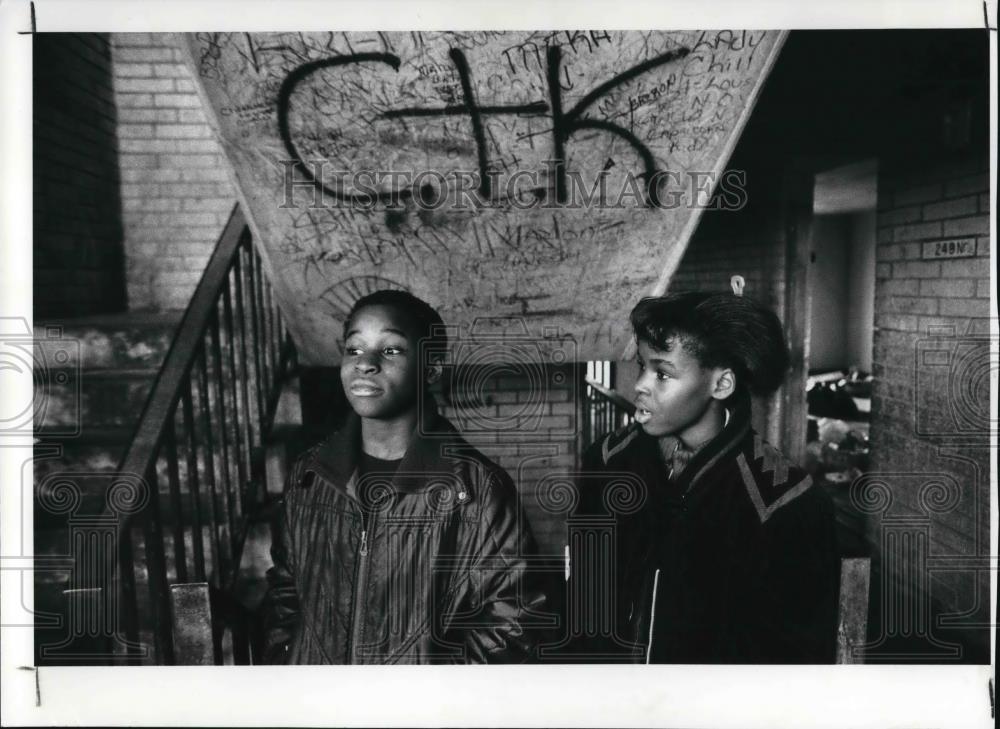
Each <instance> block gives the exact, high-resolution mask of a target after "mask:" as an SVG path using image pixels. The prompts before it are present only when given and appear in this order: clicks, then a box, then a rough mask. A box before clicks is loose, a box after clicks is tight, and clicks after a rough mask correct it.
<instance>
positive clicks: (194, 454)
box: [181, 376, 205, 582]
mask: <svg viewBox="0 0 1000 729" xmlns="http://www.w3.org/2000/svg"><path fill="white" fill-rule="evenodd" d="M183 387H184V390H183V393H182V395H181V404H182V412H183V417H184V433H185V434H186V435H187V478H188V498H189V499H190V501H191V548H192V551H193V552H194V576H195V580H196V581H197V582H205V544H204V541H203V539H202V534H201V528H202V520H201V486H200V484H199V478H198V439H197V437H196V435H195V432H194V426H195V423H194V407H193V405H192V402H191V377H190V376H188V377H186V378H185V379H184V385H183Z"/></svg>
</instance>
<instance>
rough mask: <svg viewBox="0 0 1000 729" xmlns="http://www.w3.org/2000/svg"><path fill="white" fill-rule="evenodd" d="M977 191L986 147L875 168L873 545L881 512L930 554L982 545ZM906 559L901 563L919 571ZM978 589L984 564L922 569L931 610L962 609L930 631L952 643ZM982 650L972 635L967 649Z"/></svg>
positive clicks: (981, 203)
mask: <svg viewBox="0 0 1000 729" xmlns="http://www.w3.org/2000/svg"><path fill="white" fill-rule="evenodd" d="M988 193H989V190H988V156H987V155H986V154H985V153H983V154H981V155H976V156H975V157H968V156H958V155H953V156H951V157H950V159H948V161H938V162H927V161H926V160H924V161H923V164H921V166H919V167H917V166H916V165H912V164H908V165H903V164H898V163H897V164H895V165H894V164H891V163H890V164H888V165H884V166H883V168H882V169H881V170H880V174H879V209H878V215H877V224H878V233H877V235H878V242H877V249H876V250H877V270H876V286H875V294H876V300H875V327H876V331H875V341H874V351H873V362H874V365H873V369H874V374H875V383H874V389H873V399H872V424H871V434H872V444H871V446H872V469H871V471H872V474H873V475H875V476H878V478H879V479H881V480H882V481H884V482H885V483H886V484H887V485H888V487H889V491H890V494H891V499H892V501H891V504H890V505H889V506H888V510H887V511H886V512H885V514H884V515H882V517H881V518H879V517H878V516H876V517H875V518H874V519H873V520H872V523H871V525H870V535H869V536H870V539H871V540H872V541H873V543H874V544H875V545H876V546H877V547H878V546H879V545H880V542H881V540H882V531H883V528H884V527H886V526H887V525H889V524H890V522H889V521H888V519H892V518H897V517H917V518H918V519H920V520H923V521H924V522H925V523H926V524H927V528H928V530H929V531H928V534H929V543H928V546H927V550H928V553H929V554H931V555H934V556H951V557H957V556H964V557H975V556H977V555H979V556H985V555H988V554H989V553H990V549H989V545H988V535H989V493H990V491H989V448H988V439H987V433H988V429H989V425H988V418H989V403H990V397H991V395H990V392H989V379H988V373H989V371H990V366H991V365H990V359H989V356H990V355H989V339H988V337H987V336H985V335H988V332H989V324H988V321H989V320H988V317H989V292H990V280H989V275H990V267H989V246H990V242H989V205H990V198H989V194H988ZM966 237H971V238H973V239H974V244H975V248H974V250H975V255H974V256H973V257H969V258H957V259H944V260H925V259H924V258H923V257H922V249H923V246H924V244H925V243H928V242H931V243H932V242H934V241H941V240H947V239H952V238H966ZM992 367H993V368H994V369H995V367H996V365H995V361H994V364H992ZM912 474H916V475H912ZM935 474H942V476H941V477H940V478H941V480H943V482H944V483H945V485H946V486H950V487H952V488H953V490H954V494H953V495H952V496H951V497H949V498H948V499H946V500H945V501H943V502H941V503H938V504H937V505H936V508H935V504H934V503H932V502H933V500H932V499H929V498H928V497H929V495H933V494H934V493H935V491H934V489H935V487H934V486H933V485H932V484H933V482H934V481H935V480H937V479H938V477H937V476H935ZM925 488H926V489H930V490H929V491H923V489H925ZM938 493H939V494H943V493H944V492H941V491H939V492H938ZM882 548H883V549H884V546H883V547H882ZM877 551H878V550H877ZM881 556H882V560H883V563H884V565H885V571H886V576H887V578H888V579H890V580H897V579H899V573H897V572H895V569H900V570H901V569H902V567H901V566H900V565H895V566H894V565H893V564H892V563H891V562H890V561H889V557H888V556H887V555H881ZM915 559H919V558H917V557H913V556H912V554H911V556H910V558H909V559H905V560H903V561H902V562H901V563H900V564H901V565H905V566H906V567H909V568H915V569H916V570H917V574H920V570H921V569H922V565H920V564H919V563H917V564H914V560H915ZM909 587H911V585H910V584H909V581H907V582H906V584H905V585H904V588H909ZM987 590H988V572H986V571H983V572H980V573H978V574H977V573H975V572H972V571H969V570H958V571H941V570H936V571H935V570H933V567H932V572H931V575H930V595H931V599H932V603H933V605H934V614H935V615H937V614H938V613H939V612H966V611H968V612H969V613H970V616H969V617H967V618H965V619H964V620H959V621H958V625H959V626H960V627H959V628H958V629H953V630H951V631H948V630H947V629H946V628H945V629H935V630H934V631H933V632H934V634H935V635H936V636H938V637H941V638H954V639H956V640H959V639H960V638H959V637H958V636H959V635H960V633H961V632H962V631H961V626H962V625H963V624H964V625H965V626H966V627H967V626H968V624H969V623H971V622H975V621H976V620H980V621H982V620H984V619H986V617H987V614H986V612H984V611H985V610H987V609H988V606H989V599H988V592H987ZM977 601H978V602H977ZM984 646H985V643H984V642H983V643H981V642H980V641H978V640H974V641H973V646H972V647H973V649H974V650H979V651H980V652H981V651H982V649H983V647H984ZM964 650H965V656H966V657H968V656H969V653H968V651H969V646H966V647H965V649H964ZM981 657H982V656H980V658H981ZM986 658H987V659H988V650H987V654H986Z"/></svg>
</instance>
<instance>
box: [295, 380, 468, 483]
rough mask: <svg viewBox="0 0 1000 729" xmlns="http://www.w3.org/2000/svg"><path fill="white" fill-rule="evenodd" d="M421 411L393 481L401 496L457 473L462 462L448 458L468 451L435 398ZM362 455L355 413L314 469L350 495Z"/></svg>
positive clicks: (321, 448)
mask: <svg viewBox="0 0 1000 729" xmlns="http://www.w3.org/2000/svg"><path fill="white" fill-rule="evenodd" d="M421 410H422V412H421V417H420V420H419V423H418V425H417V428H416V429H415V431H414V433H413V436H412V437H411V439H410V445H409V447H408V448H407V449H406V453H405V454H404V455H403V460H402V462H401V463H400V464H399V469H398V470H397V472H396V476H395V477H393V481H392V483H393V487H394V488H395V489H396V490H397V491H399V492H412V491H416V490H419V489H420V488H422V487H424V486H426V485H427V482H428V479H430V478H431V477H433V476H434V475H435V474H439V475H440V474H451V473H454V471H455V469H456V466H457V465H458V463H459V461H460V459H456V458H453V457H449V455H448V454H451V453H456V454H457V452H460V451H461V450H462V449H463V447H464V448H468V446H467V445H466V444H465V441H464V440H462V438H461V436H459V434H458V431H456V430H455V428H454V426H452V424H451V423H450V422H448V420H447V419H446V418H443V417H442V416H441V415H439V414H438V411H437V404H436V403H435V401H434V399H433V398H432V397H430V396H427V397H426V398H425V399H424V401H423V403H422V405H421ZM360 454H361V418H360V417H359V416H358V414H357V413H355V412H353V411H352V412H351V413H349V414H348V417H347V419H346V421H345V422H344V424H343V425H342V426H341V428H340V429H339V430H337V431H336V432H334V433H333V434H332V435H330V437H329V438H327V439H326V440H325V441H324V442H323V443H322V444H320V446H319V448H318V449H317V450H316V452H315V454H314V456H313V459H312V464H311V466H310V467H311V468H312V469H313V470H315V471H316V472H317V473H318V474H319V475H321V476H323V477H324V478H325V479H326V480H328V481H330V482H331V483H332V485H333V486H335V487H337V488H339V489H342V490H345V491H348V492H349V491H350V488H349V487H348V485H349V484H350V483H351V481H352V479H353V478H354V475H355V472H356V470H357V467H358V459H359V456H360Z"/></svg>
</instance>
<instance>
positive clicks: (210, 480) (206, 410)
mask: <svg viewBox="0 0 1000 729" xmlns="http://www.w3.org/2000/svg"><path fill="white" fill-rule="evenodd" d="M200 349H201V352H200V354H199V356H198V364H199V367H198V380H197V385H198V388H197V389H198V403H199V405H200V406H201V427H202V434H203V442H204V444H205V449H204V451H203V457H204V459H205V491H206V497H207V498H206V501H207V504H208V520H209V525H208V526H209V531H208V536H209V544H210V545H211V548H212V564H213V565H214V567H215V568H214V569H213V570H212V578H213V580H214V584H215V585H216V586H219V585H221V584H222V583H221V582H220V581H219V577H220V574H219V573H220V572H221V571H222V559H223V551H222V535H221V534H220V533H219V526H220V521H221V520H220V519H219V516H218V514H217V512H216V508H215V501H216V489H215V438H214V437H213V435H212V421H213V418H212V403H211V397H209V389H208V348H207V347H206V346H205V339H204V337H203V338H202V343H201V347H200ZM216 405H218V403H217V404H216Z"/></svg>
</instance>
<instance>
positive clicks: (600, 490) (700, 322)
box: [570, 293, 839, 663]
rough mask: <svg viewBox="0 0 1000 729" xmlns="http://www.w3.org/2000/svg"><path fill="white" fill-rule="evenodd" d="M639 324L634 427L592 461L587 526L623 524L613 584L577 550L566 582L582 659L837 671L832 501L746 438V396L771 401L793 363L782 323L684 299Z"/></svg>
mask: <svg viewBox="0 0 1000 729" xmlns="http://www.w3.org/2000/svg"><path fill="white" fill-rule="evenodd" d="M631 323H632V327H633V330H634V332H635V337H636V342H637V345H638V355H637V360H638V366H639V376H638V379H637V381H636V384H635V404H636V413H635V422H634V423H632V424H630V425H628V426H627V427H625V428H623V429H621V430H619V431H617V432H615V433H611V434H608V435H606V436H605V437H603V438H601V439H600V440H599V441H598V442H597V443H595V444H594V446H592V447H591V448H590V449H589V450H588V451H587V453H586V454H585V455H584V459H583V472H584V477H583V478H581V491H582V498H581V510H580V513H581V514H582V515H583V516H584V517H585V518H586V519H590V522H588V523H589V524H591V525H592V524H594V523H596V522H594V521H593V520H594V519H595V518H596V519H598V520H599V519H601V518H604V519H607V520H609V523H610V522H611V521H613V522H614V527H613V530H612V533H613V538H612V539H611V540H610V544H611V545H612V546H611V549H612V550H613V554H611V555H608V556H607V557H606V561H605V562H604V564H608V565H610V571H611V574H610V576H609V579H601V575H600V574H599V572H600V570H601V566H600V565H601V564H602V561H601V560H600V559H598V560H594V559H591V558H586V557H585V556H584V555H583V554H582V553H580V552H578V553H577V554H576V555H575V556H576V561H577V567H576V568H575V569H574V568H572V567H571V570H570V573H571V575H572V577H571V579H573V580H576V581H578V583H577V584H576V585H571V589H570V596H571V599H570V615H572V616H573V620H575V621H576V623H575V624H576V625H577V626H578V631H577V634H578V636H579V638H578V639H577V640H576V641H575V646H574V647H575V649H576V655H577V658H578V659H582V660H591V661H596V662H608V661H632V662H653V663H827V662H832V660H833V658H834V653H835V639H836V614H837V591H838V579H839V559H838V554H837V548H836V542H835V537H834V519H833V512H832V508H831V504H830V502H829V499H828V497H827V496H826V494H825V493H824V492H822V491H821V489H819V488H818V487H816V486H814V485H813V484H812V481H811V479H810V477H809V476H808V474H806V473H805V472H804V471H803V470H802V469H801V468H799V467H798V466H796V465H795V464H793V463H791V462H789V461H788V460H787V459H786V458H785V457H784V456H783V455H782V454H781V453H779V452H778V451H777V450H776V449H775V448H773V447H772V446H771V445H770V444H768V443H767V442H765V441H764V440H763V439H762V438H761V437H760V436H759V435H758V434H757V433H755V432H754V431H753V430H752V428H751V427H750V395H751V393H754V394H759V395H764V394H768V393H771V392H773V391H774V390H776V389H777V388H778V387H779V386H780V384H781V382H782V381H783V379H784V376H785V371H786V369H787V366H788V351H787V347H786V344H785V341H784V336H783V333H782V329H781V324H780V322H779V321H778V318H777V317H776V316H775V315H774V313H773V312H771V311H769V310H767V309H765V308H763V307H761V306H759V305H758V304H756V303H754V302H753V301H751V300H750V299H748V298H744V297H742V296H739V295H735V294H729V293H725V294H708V293H687V294H679V295H672V296H663V297H657V298H647V299H643V300H642V301H640V302H639V304H638V305H637V306H636V307H635V308H634V309H633V311H632V314H631ZM622 489H625V490H631V491H632V492H635V493H631V494H629V496H628V498H624V497H623V496H622V494H620V493H619V494H617V495H616V494H615V493H614V492H615V491H616V490H618V491H621V490H622ZM623 505H626V506H623ZM570 528H571V529H572V528H573V527H572V523H571V527H570ZM572 541H573V540H572V539H571V542H572ZM577 543H583V542H581V541H580V540H577ZM588 572H589V573H590V574H588ZM602 592H604V593H607V592H610V593H611V594H609V595H608V594H604V595H602V594H601V593H602ZM574 601H575V606H574V604H573V603H574ZM588 606H590V608H588ZM595 606H596V607H595ZM573 620H571V621H570V622H571V623H572V622H573Z"/></svg>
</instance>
